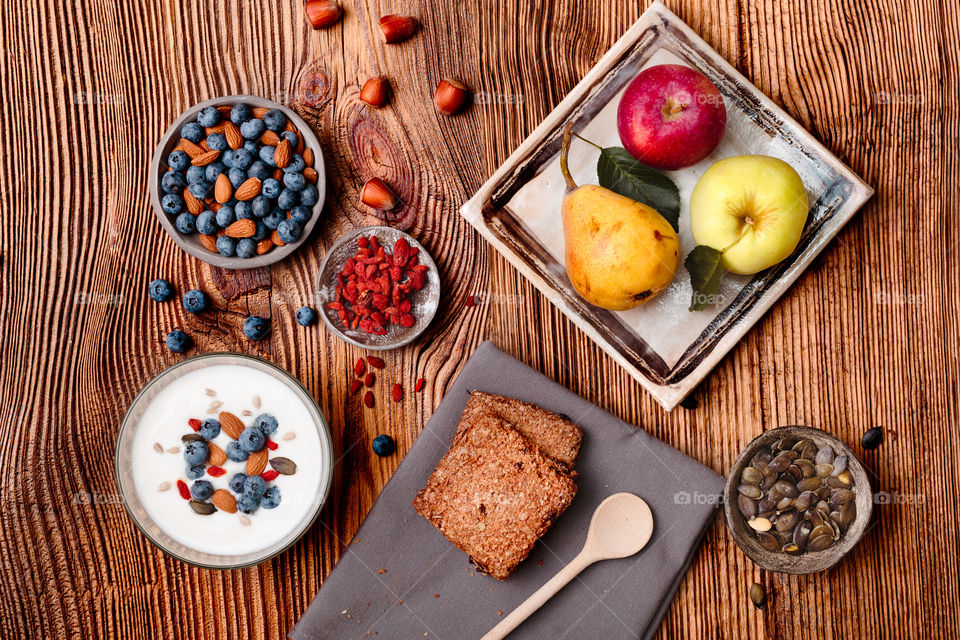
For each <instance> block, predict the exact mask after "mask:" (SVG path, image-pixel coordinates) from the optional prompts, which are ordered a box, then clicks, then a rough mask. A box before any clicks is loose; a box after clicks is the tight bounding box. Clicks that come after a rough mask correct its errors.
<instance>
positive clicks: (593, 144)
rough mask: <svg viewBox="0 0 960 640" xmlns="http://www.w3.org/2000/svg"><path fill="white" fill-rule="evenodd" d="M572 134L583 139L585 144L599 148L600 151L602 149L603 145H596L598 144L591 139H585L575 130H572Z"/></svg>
mask: <svg viewBox="0 0 960 640" xmlns="http://www.w3.org/2000/svg"><path fill="white" fill-rule="evenodd" d="M573 135H575V136H576V137H578V138H580V139H581V140H583V141H584V142H586V143H587V144H589V145H592V146H594V147H596V148H597V149H599V150H600V151H603V147H601V146H600V145H598V144H597V143H596V142H594V141H593V140H587V139H586V138H584V137H583V136H582V135H580V134H579V133H576V132H574V134H573Z"/></svg>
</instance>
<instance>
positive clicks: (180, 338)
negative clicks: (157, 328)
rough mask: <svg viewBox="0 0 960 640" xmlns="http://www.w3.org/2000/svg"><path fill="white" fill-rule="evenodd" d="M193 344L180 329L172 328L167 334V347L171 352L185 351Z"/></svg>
mask: <svg viewBox="0 0 960 640" xmlns="http://www.w3.org/2000/svg"><path fill="white" fill-rule="evenodd" d="M192 346H193V340H191V339H190V336H188V335H187V334H185V333H184V332H183V331H181V330H180V329H174V330H173V331H171V332H170V333H168V334H167V349H170V351H172V352H173V353H186V352H187V351H189V350H190V347H192Z"/></svg>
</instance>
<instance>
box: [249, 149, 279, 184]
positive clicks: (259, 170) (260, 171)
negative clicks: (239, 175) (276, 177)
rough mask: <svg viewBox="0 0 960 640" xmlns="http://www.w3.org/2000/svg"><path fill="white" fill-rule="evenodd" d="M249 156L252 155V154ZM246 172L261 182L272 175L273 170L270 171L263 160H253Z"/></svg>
mask: <svg viewBox="0 0 960 640" xmlns="http://www.w3.org/2000/svg"><path fill="white" fill-rule="evenodd" d="M251 157H253V156H252V154H251ZM247 173H248V174H250V177H251V178H256V179H257V180H259V181H260V182H263V181H264V180H266V179H267V178H269V177H270V176H272V175H273V171H270V167H268V166H267V163H266V162H264V161H263V160H255V161H254V162H253V164H251V165H250V168H249V169H247Z"/></svg>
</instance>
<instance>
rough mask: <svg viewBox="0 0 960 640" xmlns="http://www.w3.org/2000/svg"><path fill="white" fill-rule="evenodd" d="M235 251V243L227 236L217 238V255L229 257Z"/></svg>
mask: <svg viewBox="0 0 960 640" xmlns="http://www.w3.org/2000/svg"><path fill="white" fill-rule="evenodd" d="M236 251H237V241H236V240H234V239H233V238H230V237H228V236H220V237H219V238H217V253H219V254H220V255H222V256H227V257H230V256H232V255H233V254H234V253H236Z"/></svg>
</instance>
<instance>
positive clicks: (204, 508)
mask: <svg viewBox="0 0 960 640" xmlns="http://www.w3.org/2000/svg"><path fill="white" fill-rule="evenodd" d="M190 508H191V509H193V510H194V512H195V513H198V514H200V515H201V516H209V515H210V514H211V513H213V512H215V511H216V510H217V508H216V507H215V506H213V505H212V504H210V503H209V502H203V501H201V500H191V501H190Z"/></svg>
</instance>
